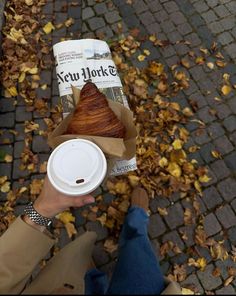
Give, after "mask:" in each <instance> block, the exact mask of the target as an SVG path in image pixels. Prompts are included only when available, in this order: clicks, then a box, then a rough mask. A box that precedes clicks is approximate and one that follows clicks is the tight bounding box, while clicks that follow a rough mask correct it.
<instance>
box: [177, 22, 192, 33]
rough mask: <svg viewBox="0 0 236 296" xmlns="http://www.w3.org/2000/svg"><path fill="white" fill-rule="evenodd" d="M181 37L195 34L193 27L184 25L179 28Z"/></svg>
mask: <svg viewBox="0 0 236 296" xmlns="http://www.w3.org/2000/svg"><path fill="white" fill-rule="evenodd" d="M177 29H178V31H179V32H180V34H181V35H183V36H185V35H188V34H190V33H192V32H193V30H192V27H191V26H190V25H189V24H188V23H182V24H180V25H178V26H177Z"/></svg>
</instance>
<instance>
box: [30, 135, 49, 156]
mask: <svg viewBox="0 0 236 296" xmlns="http://www.w3.org/2000/svg"><path fill="white" fill-rule="evenodd" d="M32 150H33V151H34V152H49V151H50V147H49V146H48V144H47V139H46V138H45V137H43V136H34V137H33V142H32Z"/></svg>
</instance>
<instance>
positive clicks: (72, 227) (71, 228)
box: [65, 222, 77, 238]
mask: <svg viewBox="0 0 236 296" xmlns="http://www.w3.org/2000/svg"><path fill="white" fill-rule="evenodd" d="M65 229H66V232H67V234H68V236H69V238H71V237H72V235H73V234H76V233H77V230H76V228H75V225H74V224H72V223H70V222H69V223H66V224H65Z"/></svg>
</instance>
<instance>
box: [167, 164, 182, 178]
mask: <svg viewBox="0 0 236 296" xmlns="http://www.w3.org/2000/svg"><path fill="white" fill-rule="evenodd" d="M167 171H168V172H169V173H170V174H171V175H172V176H174V177H176V178H179V177H180V176H181V174H182V171H181V168H180V166H179V165H178V164H177V163H175V162H170V163H169V165H168V167H167Z"/></svg>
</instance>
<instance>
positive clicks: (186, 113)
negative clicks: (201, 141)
mask: <svg viewBox="0 0 236 296" xmlns="http://www.w3.org/2000/svg"><path fill="white" fill-rule="evenodd" d="M182 112H183V114H184V115H185V116H188V117H191V116H193V112H192V111H191V109H190V108H189V107H185V108H184V109H183V111H182Z"/></svg>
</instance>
